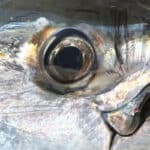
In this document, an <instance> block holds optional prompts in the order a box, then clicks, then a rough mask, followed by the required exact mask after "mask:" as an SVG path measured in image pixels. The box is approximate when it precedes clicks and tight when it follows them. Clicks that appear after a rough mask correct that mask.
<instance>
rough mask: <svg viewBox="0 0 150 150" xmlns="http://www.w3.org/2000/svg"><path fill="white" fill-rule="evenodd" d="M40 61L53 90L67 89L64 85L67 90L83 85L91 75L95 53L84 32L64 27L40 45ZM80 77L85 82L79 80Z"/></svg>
mask: <svg viewBox="0 0 150 150" xmlns="http://www.w3.org/2000/svg"><path fill="white" fill-rule="evenodd" d="M39 62H40V67H41V70H43V73H44V76H45V77H46V78H47V79H48V81H49V82H50V84H51V86H52V88H53V89H54V90H57V91H58V92H59V91H61V92H62V88H63V87H64V88H65V90H66V87H67V90H68V91H74V90H75V89H77V88H82V87H84V86H85V85H86V84H87V82H88V80H90V79H91V78H92V76H93V75H94V71H92V70H93V69H95V66H96V54H95V50H94V48H93V45H92V43H91V41H90V40H89V38H88V37H87V36H86V35H85V34H84V33H83V32H81V31H79V30H77V29H74V28H66V29H63V30H61V31H59V32H57V33H55V34H53V35H52V36H50V37H49V38H48V39H47V41H46V42H45V43H44V44H43V45H42V47H41V50H40V55H39ZM83 80H86V82H85V81H84V82H83V83H82V81H83ZM57 86H58V87H57ZM61 87H62V88H61Z"/></svg>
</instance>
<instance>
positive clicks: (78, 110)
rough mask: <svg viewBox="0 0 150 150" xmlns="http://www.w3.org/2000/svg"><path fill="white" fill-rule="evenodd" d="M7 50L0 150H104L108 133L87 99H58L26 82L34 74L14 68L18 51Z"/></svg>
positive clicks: (1, 79)
mask: <svg viewBox="0 0 150 150" xmlns="http://www.w3.org/2000/svg"><path fill="white" fill-rule="evenodd" d="M30 27H31V26H30ZM32 27H33V26H32ZM5 28H6V27H5ZM27 28H28V27H27ZM33 29H34V30H33ZM33 29H32V28H31V30H32V31H34V32H33V34H34V33H35V32H38V31H39V28H35V27H33ZM24 32H25V30H24ZM24 32H23V33H24ZM1 33H2V32H1ZM1 33H0V35H1ZM33 34H28V35H27V36H25V39H24V40H25V41H28V40H30V39H31V38H32V36H33ZM10 35H14V34H10ZM16 35H18V34H16ZM22 35H23V34H22ZM22 35H21V36H22ZM24 40H23V41H24ZM6 41H7V39H6ZM19 44H20V43H19ZM22 44H23V43H21V44H20V45H19V46H22ZM2 45H3V44H2ZM4 47H5V46H4ZM2 49H3V47H2ZM8 49H10V50H11V47H8ZM8 49H7V50H8ZM7 50H5V51H3V52H5V54H6V55H7V57H6V58H4V57H2V58H0V59H1V60H0V101H1V103H0V120H1V121H0V122H1V123H0V129H1V132H0V133H1V139H2V140H1V141H2V142H1V144H0V149H4V150H7V149H12V150H14V149H18V150H19V149H20V148H24V149H29V150H30V149H37V150H43V149H50V150H57V149H63V150H69V149H72V150H80V149H81V150H84V149H89V150H92V149H95V150H96V149H97V150H99V149H101V150H109V148H110V143H111V139H112V135H113V131H111V129H110V128H109V127H108V126H107V124H106V123H105V121H104V119H103V117H102V116H101V112H100V111H97V105H96V104H95V103H94V99H95V97H94V96H93V95H92V96H87V97H86V96H80V97H78V96H77V95H63V96H62V95H58V94H55V93H52V92H50V91H47V90H44V89H41V88H40V87H39V86H37V84H35V83H33V81H32V78H30V77H31V76H32V75H33V74H34V71H33V70H30V68H24V66H21V65H20V64H19V65H18V64H17V63H16V62H18V58H16V55H15V56H14V54H15V52H16V51H17V50H18V47H17V48H15V50H16V51H15V50H14V51H13V52H12V53H10V50H8V51H7ZM14 60H16V62H14ZM104 68H105V67H104ZM6 91H7V92H6ZM48 116H49V117H48ZM147 122H148V123H147ZM148 125H149V121H146V122H145V124H144V125H143V126H142V127H141V128H140V129H139V130H138V131H139V132H140V131H141V132H140V133H139V134H138V132H137V134H135V135H133V136H135V138H134V137H133V138H132V136H130V137H128V139H129V143H131V142H132V139H133V141H134V140H135V142H138V141H136V139H137V138H136V136H137V137H139V136H141V135H143V131H142V130H144V129H145V130H146V131H147V130H148V131H149V128H147V126H148ZM147 136H149V132H148V135H146V137H147ZM143 137H144V135H143ZM6 139H7V142H6ZM118 139H119V140H120V141H121V139H123V141H124V137H121V136H119V135H117V136H116V137H115V142H113V143H112V148H113V149H114V150H115V149H116V150H117V149H119V148H120V145H121V146H123V147H124V148H125V146H124V145H125V144H124V143H123V142H122V141H121V142H118V143H119V144H118V143H117V141H118ZM130 139H131V142H130ZM18 141H19V142H18ZM126 141H127V142H128V140H126ZM144 141H145V140H144ZM145 142H146V143H148V142H147V141H145ZM114 143H115V144H114ZM37 144H39V145H40V146H37ZM115 145H116V147H115ZM142 148H143V147H142ZM131 149H132V145H131ZM139 150H141V149H140V147H139ZM145 150H146V149H145Z"/></svg>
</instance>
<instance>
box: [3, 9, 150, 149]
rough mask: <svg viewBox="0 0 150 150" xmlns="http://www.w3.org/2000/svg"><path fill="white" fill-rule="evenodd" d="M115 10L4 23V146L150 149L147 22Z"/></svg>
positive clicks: (149, 74) (149, 69)
mask: <svg viewBox="0 0 150 150" xmlns="http://www.w3.org/2000/svg"><path fill="white" fill-rule="evenodd" d="M111 10H112V14H114V18H113V20H114V22H113V23H112V24H111V25H100V24H96V23H91V22H88V23H85V22H83V23H81V22H80V23H74V22H73V23H70V22H67V21H66V22H65V23H57V22H55V21H51V20H49V19H47V18H45V17H40V18H38V19H36V20H33V21H30V22H28V21H27V22H13V23H8V24H5V25H3V26H1V27H0V149H2V150H5V149H6V150H7V149H12V150H14V149H17V150H20V149H27V150H30V149H32V150H33V149H35V150H44V149H49V150H70V149H72V150H93V149H94V150H118V149H123V150H127V149H128V150H130V149H131V150H133V149H136V148H137V147H138V148H139V150H142V149H143V148H144V150H148V149H146V148H147V147H148V146H150V144H149V143H150V138H149V135H150V132H149V130H150V128H149V125H150V120H149V118H150V117H149V115H150V111H149V110H150V25H149V23H135V24H133V23H132V24H128V23H127V20H126V19H127V15H126V13H125V12H124V11H119V13H118V12H117V11H116V10H115V9H114V8H112V9H111ZM120 13H121V15H122V16H123V18H122V17H121V16H120ZM138 144H139V146H138ZM127 145H128V146H127Z"/></svg>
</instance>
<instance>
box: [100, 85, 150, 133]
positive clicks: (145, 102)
mask: <svg viewBox="0 0 150 150" xmlns="http://www.w3.org/2000/svg"><path fill="white" fill-rule="evenodd" d="M149 108H150V85H147V86H146V87H145V88H143V89H142V90H141V92H140V93H139V94H138V95H137V96H136V97H135V98H134V99H133V100H132V101H130V102H129V103H127V104H125V105H123V106H122V107H120V108H118V109H116V110H113V111H110V112H102V114H103V118H104V120H105V121H106V124H108V126H110V128H112V129H113V130H114V131H115V132H116V133H117V134H119V135H120V136H131V135H133V134H134V133H136V132H137V131H138V130H139V129H140V128H141V127H142V125H143V124H144V122H145V121H146V120H147V118H149V117H150V109H149Z"/></svg>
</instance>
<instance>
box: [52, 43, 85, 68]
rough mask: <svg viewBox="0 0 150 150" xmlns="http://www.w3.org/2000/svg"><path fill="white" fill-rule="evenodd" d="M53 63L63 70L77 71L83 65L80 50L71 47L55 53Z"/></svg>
mask: <svg viewBox="0 0 150 150" xmlns="http://www.w3.org/2000/svg"><path fill="white" fill-rule="evenodd" d="M53 63H54V65H56V66H59V67H61V68H63V69H71V70H74V71H78V70H80V69H81V67H82V63H83V58H82V53H81V50H80V49H78V48H76V47H73V46H70V47H64V48H62V49H61V50H60V51H59V52H58V53H57V55H56V56H55V58H54V61H53Z"/></svg>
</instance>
